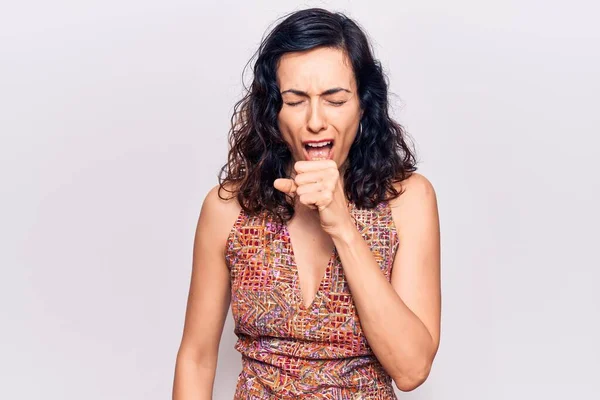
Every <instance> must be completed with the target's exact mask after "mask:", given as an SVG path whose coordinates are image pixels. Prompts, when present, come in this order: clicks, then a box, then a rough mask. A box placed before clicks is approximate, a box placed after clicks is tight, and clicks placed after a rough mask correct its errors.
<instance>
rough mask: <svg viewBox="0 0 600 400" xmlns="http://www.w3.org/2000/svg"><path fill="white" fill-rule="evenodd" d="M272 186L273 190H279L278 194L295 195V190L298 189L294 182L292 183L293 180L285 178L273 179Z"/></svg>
mask: <svg viewBox="0 0 600 400" xmlns="http://www.w3.org/2000/svg"><path fill="white" fill-rule="evenodd" d="M273 186H274V187H275V189H277V190H279V191H280V192H283V193H287V194H294V193H296V189H297V188H298V185H296V182H294V180H293V179H287V178H277V179H275V182H273Z"/></svg>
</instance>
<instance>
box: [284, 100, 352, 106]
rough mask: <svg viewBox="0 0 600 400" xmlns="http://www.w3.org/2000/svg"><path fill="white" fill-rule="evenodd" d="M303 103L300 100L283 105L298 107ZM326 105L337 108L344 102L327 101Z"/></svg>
mask: <svg viewBox="0 0 600 400" xmlns="http://www.w3.org/2000/svg"><path fill="white" fill-rule="evenodd" d="M303 101H304V100H300V101H297V102H293V103H285V104H287V105H288V106H292V107H295V106H297V105H299V104H300V103H302V102H303ZM328 103H329V104H331V105H332V106H334V107H339V106H341V105H342V104H344V103H345V101H328Z"/></svg>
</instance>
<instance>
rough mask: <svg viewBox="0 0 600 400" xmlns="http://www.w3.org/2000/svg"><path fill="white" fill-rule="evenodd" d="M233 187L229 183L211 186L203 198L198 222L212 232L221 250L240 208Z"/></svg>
mask: <svg viewBox="0 0 600 400" xmlns="http://www.w3.org/2000/svg"><path fill="white" fill-rule="evenodd" d="M233 189H234V186H233V185H232V184H229V183H228V184H224V185H222V186H221V185H220V184H217V185H215V186H213V187H212V188H211V189H210V190H209V191H208V193H207V194H206V196H205V198H204V201H203V203H202V209H201V211H200V218H199V222H198V223H199V224H201V225H202V227H203V229H207V230H208V231H210V232H212V236H213V240H214V241H215V244H217V243H218V246H219V247H220V248H222V249H223V250H225V246H226V242H227V238H228V236H229V232H230V231H231V228H232V227H233V225H234V224H235V221H236V219H237V217H238V215H239V213H240V210H241V206H240V204H239V202H238V200H237V196H236V192H235V191H234V190H233Z"/></svg>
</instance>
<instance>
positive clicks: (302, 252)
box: [173, 48, 441, 400]
mask: <svg viewBox="0 0 600 400" xmlns="http://www.w3.org/2000/svg"><path fill="white" fill-rule="evenodd" d="M277 76H278V84H279V87H280V89H281V90H282V91H285V90H287V89H290V88H292V89H296V90H300V91H303V92H305V93H306V95H302V96H299V95H297V94H292V93H289V92H288V93H286V94H284V95H282V96H283V98H284V103H296V102H301V103H299V104H298V105H297V106H292V105H290V104H284V106H283V107H282V109H281V112H280V114H279V119H278V122H279V127H280V130H281V132H282V134H283V136H284V138H285V140H286V142H287V143H288V144H289V146H290V148H291V149H292V155H293V160H292V163H291V164H290V167H289V178H287V179H286V178H284V179H278V180H276V181H275V182H274V187H275V188H276V189H278V190H281V191H283V192H286V193H289V194H291V195H292V196H294V205H295V211H296V213H295V215H294V217H293V218H292V220H291V221H290V222H289V223H288V230H289V233H290V238H291V241H292V245H293V247H294V254H295V256H296V264H297V268H298V274H299V279H300V287H301V292H302V298H303V303H304V304H305V306H306V305H308V304H310V303H311V300H312V299H313V298H314V296H315V293H316V292H317V287H318V286H319V283H320V281H321V279H322V277H323V275H324V270H325V265H326V264H327V261H328V259H329V256H330V255H331V252H332V250H333V246H335V247H336V248H337V250H338V254H339V256H340V260H341V262H342V266H343V268H344V274H345V276H346V279H347V281H348V285H349V287H350V290H351V292H352V297H353V300H354V303H355V306H356V310H357V312H358V314H359V317H360V320H361V326H362V328H363V332H364V334H365V336H366V338H367V340H368V341H369V344H370V345H371V348H372V350H373V352H374V354H375V356H376V357H377V359H378V360H379V361H380V363H381V364H382V366H383V367H384V369H385V370H386V371H387V372H388V374H389V375H390V376H391V377H392V378H393V380H394V382H395V383H396V386H397V387H398V388H399V389H400V390H402V391H410V390H413V389H414V388H416V387H418V386H419V385H421V384H422V383H423V382H424V381H425V379H426V378H427V376H428V375H429V372H430V370H431V365H432V363H433V360H434V357H435V355H436V353H437V349H438V347H439V340H440V335H439V332H440V310H441V294H440V239H439V217H438V211H437V200H436V195H435V191H434V189H433V186H432V185H431V183H430V182H429V181H428V180H427V179H426V178H425V177H424V176H423V175H421V174H417V173H413V174H412V176H411V177H410V178H408V179H406V180H404V181H403V182H401V183H397V184H396V188H397V189H398V190H404V193H403V194H402V195H401V196H400V197H398V198H397V199H394V200H393V201H391V202H390V207H391V209H392V218H393V221H394V224H395V227H396V231H397V233H398V239H399V246H398V249H397V251H396V254H395V255H394V261H393V270H392V277H391V282H388V281H387V280H386V279H385V277H384V275H383V274H382V273H381V270H380V268H379V266H378V264H377V262H376V260H375V258H374V256H373V254H372V253H371V251H370V249H369V247H368V245H367V243H366V242H365V241H364V239H363V238H362V236H361V234H360V233H359V232H358V231H357V230H356V226H355V225H354V222H353V220H352V219H351V216H350V214H349V212H348V210H347V203H346V197H345V195H344V192H343V186H342V184H341V179H340V176H341V172H343V168H344V165H345V164H344V163H345V161H346V159H347V156H348V151H349V149H350V146H351V144H352V142H353V140H354V138H355V136H356V132H357V129H358V123H359V121H360V117H361V114H362V110H361V109H360V106H359V103H358V98H357V96H356V86H355V81H354V75H353V72H352V69H351V66H350V65H349V63H348V62H347V60H346V59H345V57H344V55H343V53H342V52H341V51H339V50H336V49H324V48H322V49H315V50H311V51H308V52H303V53H295V54H292V53H289V54H286V55H284V56H283V57H282V59H281V62H280V64H279V68H278V71H277ZM337 87H341V88H346V89H348V90H349V91H350V92H351V93H347V92H345V91H342V92H338V93H336V94H329V95H321V93H323V92H324V91H326V90H328V89H331V88H337ZM332 101H336V102H337V101H345V103H344V105H342V106H339V107H337V106H335V105H332V103H331V102H332ZM315 138H316V139H320V138H328V139H329V138H333V139H334V140H335V145H334V146H335V148H334V152H335V156H334V159H333V160H324V161H307V160H306V159H305V157H304V153H303V152H302V143H301V142H302V140H306V139H315ZM217 190H218V185H217V186H215V187H213V188H212V189H211V191H210V192H209V193H208V194H207V196H206V198H205V200H204V203H203V205H202V209H201V211H200V217H199V220H198V225H197V228H196V236H195V240H194V254H193V265H192V277H191V283H190V290H189V295H188V304H187V311H186V319H185V326H184V332H183V338H182V342H181V346H180V348H179V352H178V354H177V363H176V367H175V379H174V385H173V399H174V400H188V399H189V400H191V399H211V398H212V390H213V384H214V377H215V371H216V366H217V355H218V348H219V343H220V339H221V335H222V331H223V326H224V322H225V318H226V316H227V311H228V309H229V306H230V299H231V292H230V286H229V274H228V270H227V267H226V265H225V259H224V254H225V245H226V241H227V236H228V234H229V231H230V229H231V227H232V225H233V224H234V222H235V219H236V218H237V215H238V213H239V211H240V208H241V207H240V205H239V204H238V203H237V200H236V199H235V198H233V199H230V200H221V199H220V198H219V197H218V195H217Z"/></svg>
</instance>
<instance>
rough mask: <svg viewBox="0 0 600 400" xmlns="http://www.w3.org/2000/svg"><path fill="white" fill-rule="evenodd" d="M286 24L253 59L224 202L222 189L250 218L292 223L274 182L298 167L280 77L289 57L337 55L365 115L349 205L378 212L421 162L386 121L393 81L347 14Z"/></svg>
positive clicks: (318, 12) (308, 13)
mask: <svg viewBox="0 0 600 400" xmlns="http://www.w3.org/2000/svg"><path fill="white" fill-rule="evenodd" d="M282 18H285V19H284V20H283V21H282V22H280V23H279V24H278V25H276V26H275V28H273V29H272V30H271V32H270V33H269V34H268V35H267V36H266V37H265V38H263V39H262V43H261V45H260V47H259V49H258V50H257V52H256V53H255V54H254V56H253V57H252V58H254V57H255V56H256V57H257V59H256V63H255V65H254V77H253V81H252V85H251V87H250V88H249V89H248V88H247V87H246V86H244V89H245V93H246V94H245V96H244V97H243V98H242V99H241V100H240V101H238V102H237V103H236V104H235V106H234V113H233V116H232V118H231V129H230V131H229V148H230V150H229V153H228V159H227V163H226V164H225V165H224V166H223V167H222V168H221V170H220V172H219V177H218V179H219V197H221V195H220V191H221V189H223V190H226V191H228V192H230V193H233V196H237V200H238V202H239V203H240V205H241V207H242V208H243V209H244V211H246V212H247V213H250V214H253V213H257V212H260V211H263V210H267V211H269V212H271V213H273V214H274V215H275V217H276V218H277V219H278V220H279V221H280V222H282V223H283V222H287V221H289V220H290V219H291V218H292V217H293V215H294V207H293V205H291V204H290V202H289V201H288V200H289V197H288V195H286V194H285V193H282V192H280V191H279V190H277V189H275V188H274V187H273V182H274V181H275V179H277V178H283V177H286V171H287V170H288V166H289V164H290V162H291V161H292V155H291V150H290V148H289V146H288V144H287V143H286V142H285V141H284V139H283V137H282V135H281V133H280V131H279V128H278V122H277V116H278V113H279V111H280V110H281V107H282V104H283V101H282V97H281V94H280V89H279V87H278V85H277V81H276V71H277V65H278V61H279V59H280V58H281V56H282V55H283V54H284V53H288V52H299V51H305V50H310V49H314V48H317V47H329V48H336V49H340V50H342V51H343V52H344V53H345V54H346V56H347V57H348V59H349V60H350V61H351V65H352V68H353V71H354V76H355V79H356V83H357V88H358V96H359V101H360V105H361V109H363V111H364V112H363V116H362V119H361V124H362V129H361V130H359V132H358V133H357V136H356V138H355V140H354V143H353V144H352V146H351V147H350V151H349V154H348V158H347V160H346V162H347V166H346V168H344V173H343V186H344V191H345V192H346V196H347V197H348V200H349V201H352V202H354V204H355V205H356V206H357V207H360V208H373V207H375V206H377V204H378V203H380V202H381V201H386V200H391V199H393V198H396V197H398V196H400V195H401V194H402V193H401V192H399V191H397V190H396V189H395V187H394V186H393V183H394V182H400V181H402V180H404V179H406V178H408V177H409V176H410V174H411V173H412V172H414V171H416V169H417V168H416V164H417V160H416V158H415V153H414V150H412V151H411V149H410V148H409V146H408V144H407V135H406V132H405V130H404V128H403V127H402V126H401V125H400V124H399V123H397V122H395V121H394V120H393V119H392V118H390V116H389V114H388V82H387V77H386V76H385V74H384V72H383V70H382V67H381V63H380V62H379V61H378V60H375V59H374V58H373V51H372V48H371V45H370V44H369V41H368V39H367V36H366V35H365V33H364V32H363V31H362V30H361V28H360V27H359V26H358V24H357V23H356V22H354V21H353V20H352V19H350V18H348V17H347V16H345V15H344V14H343V13H340V12H330V11H327V10H324V9H322V8H310V9H305V10H300V11H295V12H293V13H290V14H287V15H284V16H283V17H282ZM248 63H250V61H249V62H248ZM247 66H248V64H246V67H247ZM245 69H246V68H245V67H244V70H245ZM242 76H243V74H242ZM223 174H225V178H222V175H223ZM341 178H342V177H341ZM226 184H230V185H228V186H230V187H231V188H232V189H231V190H229V189H228V188H226V187H225V185H226ZM221 198H222V199H223V197H221ZM231 198H232V197H229V199H231Z"/></svg>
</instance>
